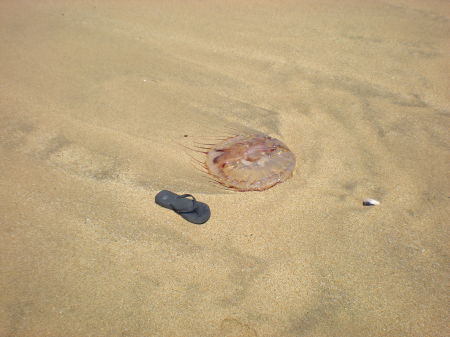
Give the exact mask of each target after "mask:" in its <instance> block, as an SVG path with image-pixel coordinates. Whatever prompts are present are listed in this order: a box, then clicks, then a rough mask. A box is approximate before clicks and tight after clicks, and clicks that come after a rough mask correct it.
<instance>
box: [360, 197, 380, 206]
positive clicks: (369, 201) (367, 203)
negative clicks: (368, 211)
mask: <svg viewBox="0 0 450 337" xmlns="http://www.w3.org/2000/svg"><path fill="white" fill-rule="evenodd" d="M379 204H380V202H379V201H378V200H375V199H364V200H363V206H378V205H379Z"/></svg>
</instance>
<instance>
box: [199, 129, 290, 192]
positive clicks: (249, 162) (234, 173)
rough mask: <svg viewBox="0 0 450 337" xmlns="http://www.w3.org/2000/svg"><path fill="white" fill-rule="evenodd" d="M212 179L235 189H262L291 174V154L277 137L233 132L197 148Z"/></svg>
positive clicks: (283, 179)
mask: <svg viewBox="0 0 450 337" xmlns="http://www.w3.org/2000/svg"><path fill="white" fill-rule="evenodd" d="M199 148H201V149H202V151H200V152H202V153H203V154H204V155H205V156H206V159H205V161H204V163H203V165H202V166H203V167H204V168H205V169H206V171H207V173H208V174H209V175H210V176H211V177H212V179H213V180H214V181H215V182H217V183H219V184H221V185H223V186H225V187H226V188H228V189H231V190H235V191H241V192H244V191H264V190H267V189H269V188H271V187H272V186H275V185H276V184H278V183H282V182H284V181H286V180H287V179H289V178H290V177H291V176H292V173H293V171H294V168H295V155H294V154H293V153H292V152H291V151H290V150H289V148H288V147H287V146H286V145H285V144H284V143H283V142H281V141H280V140H278V139H276V138H273V137H270V136H268V135H265V134H262V133H255V134H250V135H236V136H231V137H228V138H226V139H224V140H222V141H220V142H218V143H217V144H208V147H199Z"/></svg>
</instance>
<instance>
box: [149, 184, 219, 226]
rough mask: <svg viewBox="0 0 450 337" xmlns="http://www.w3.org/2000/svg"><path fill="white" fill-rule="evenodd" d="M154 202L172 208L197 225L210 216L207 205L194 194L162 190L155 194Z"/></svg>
mask: <svg viewBox="0 0 450 337" xmlns="http://www.w3.org/2000/svg"><path fill="white" fill-rule="evenodd" d="M188 197H191V198H192V199H189V198H188ZM155 203H157V204H158V205H159V206H162V207H164V208H167V209H171V210H173V211H174V212H175V213H178V214H179V215H181V216H182V217H183V218H184V219H185V220H187V221H189V222H192V223H195V224H198V225H200V224H203V223H205V222H206V221H208V220H209V217H210V216H211V211H210V209H209V206H208V205H207V204H205V203H203V202H200V201H197V200H195V198H194V196H192V195H190V194H182V195H178V194H176V193H173V192H170V191H167V190H162V191H161V192H159V193H158V194H157V195H156V196H155Z"/></svg>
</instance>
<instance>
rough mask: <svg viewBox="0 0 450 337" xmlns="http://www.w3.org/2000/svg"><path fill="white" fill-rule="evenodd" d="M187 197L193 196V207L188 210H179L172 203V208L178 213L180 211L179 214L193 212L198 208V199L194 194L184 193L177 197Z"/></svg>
mask: <svg viewBox="0 0 450 337" xmlns="http://www.w3.org/2000/svg"><path fill="white" fill-rule="evenodd" d="M187 197H191V198H192V209H190V210H188V211H186V210H185V211H181V212H180V211H179V210H177V209H176V207H175V206H174V205H173V204H172V203H170V208H171V209H172V210H173V211H174V212H176V213H178V214H182V213H191V212H193V211H194V210H195V209H196V208H197V200H195V197H194V196H193V195H192V194H182V195H178V196H177V197H176V199H182V198H187Z"/></svg>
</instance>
